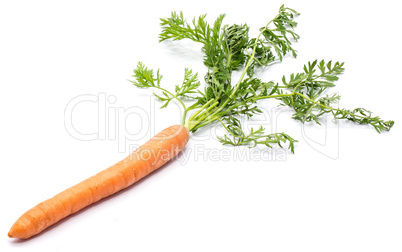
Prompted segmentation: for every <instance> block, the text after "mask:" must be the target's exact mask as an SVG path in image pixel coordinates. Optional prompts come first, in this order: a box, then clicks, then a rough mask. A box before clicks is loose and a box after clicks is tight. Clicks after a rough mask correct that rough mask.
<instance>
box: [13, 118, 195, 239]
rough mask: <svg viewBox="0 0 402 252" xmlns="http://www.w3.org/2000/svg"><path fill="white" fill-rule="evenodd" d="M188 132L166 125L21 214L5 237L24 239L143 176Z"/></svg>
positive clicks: (178, 147) (179, 144) (182, 143)
mask: <svg viewBox="0 0 402 252" xmlns="http://www.w3.org/2000/svg"><path fill="white" fill-rule="evenodd" d="M188 139H189V132H188V130H187V129H186V128H185V127H183V126H180V125H173V126H170V127H168V128H166V129H164V130H163V131H161V132H160V133H158V134H157V135H155V136H154V137H152V138H151V139H150V140H149V141H148V142H146V143H145V144H144V145H142V146H140V147H139V148H138V149H136V150H135V151H134V152H133V153H131V154H130V155H129V156H128V157H126V158H125V159H123V160H122V161H120V162H118V163H116V164H115V165H113V166H111V167H109V168H107V169H106V170H103V171H101V172H99V173H98V174H96V175H95V176H92V177H90V178H88V179H86V180H84V181H82V182H80V183H78V184H77V185H75V186H73V187H70V188H69V189H67V190H65V191H63V192H61V193H59V194H57V195H55V196H54V197H53V198H50V199H48V200H46V201H44V202H42V203H40V204H38V205H36V206H35V207H33V208H32V209H30V210H28V211H27V212H25V213H24V214H23V215H22V216H21V217H20V218H19V219H18V220H17V221H16V222H15V223H14V225H13V226H12V227H11V229H10V231H9V233H8V236H9V237H12V238H21V239H27V238H30V237H32V236H34V235H36V234H38V233H40V232H41V231H43V230H44V229H46V228H47V227H49V226H51V225H53V224H54V223H56V222H58V221H59V220H61V219H63V218H65V217H67V216H69V215H70V214H73V213H75V212H77V211H79V210H81V209H83V208H84V207H86V206H89V205H91V204H92V203H94V202H97V201H99V200H100V199H102V198H105V197H107V196H109V195H112V194H114V193H116V192H118V191H120V190H122V189H124V188H126V187H128V186H130V185H132V184H134V183H135V182H137V181H138V180H140V179H141V178H143V177H145V176H147V175H148V174H150V173H151V172H153V171H154V170H156V169H158V168H159V167H161V166H162V165H163V164H165V163H166V162H167V161H169V160H170V159H172V158H173V157H175V156H176V155H177V154H178V153H179V152H180V151H181V150H182V149H183V148H184V147H185V145H186V144H187V142H188Z"/></svg>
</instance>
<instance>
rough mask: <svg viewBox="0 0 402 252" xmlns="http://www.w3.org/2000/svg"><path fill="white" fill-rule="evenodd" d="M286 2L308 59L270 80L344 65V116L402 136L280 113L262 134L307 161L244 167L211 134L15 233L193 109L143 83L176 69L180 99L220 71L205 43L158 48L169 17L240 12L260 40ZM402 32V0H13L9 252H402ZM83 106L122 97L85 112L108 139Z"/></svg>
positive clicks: (6, 45)
mask: <svg viewBox="0 0 402 252" xmlns="http://www.w3.org/2000/svg"><path fill="white" fill-rule="evenodd" d="M282 3H284V4H286V5H287V6H289V7H291V8H294V9H296V10H298V11H299V12H300V13H301V14H302V15H301V16H300V17H298V18H297V21H298V22H299V26H298V28H297V32H298V33H299V34H300V36H301V39H300V41H299V42H298V43H297V44H295V47H296V49H297V50H298V52H299V57H298V58H297V59H293V58H290V57H289V58H286V59H285V60H284V62H283V63H281V64H279V65H275V66H272V67H270V68H268V69H267V72H266V73H263V74H261V76H260V77H261V78H263V79H264V80H275V81H280V78H281V77H282V75H283V74H285V75H289V74H290V73H292V72H298V71H301V70H302V66H303V64H304V63H306V62H307V61H309V60H314V59H326V60H331V59H332V60H335V61H337V60H339V61H344V62H346V63H345V68H346V71H345V73H344V74H343V75H342V77H341V79H340V81H339V82H338V85H339V87H338V88H337V89H336V91H339V92H340V94H341V95H342V100H341V102H340V104H339V106H340V107H345V108H355V107H359V106H361V107H365V108H368V109H371V110H373V111H374V112H375V115H380V116H381V117H382V118H384V119H393V120H395V121H396V123H395V126H394V128H393V129H392V130H391V131H390V132H387V133H384V134H378V133H376V132H375V130H374V129H372V128H370V127H367V126H359V125H353V124H351V123H348V122H342V123H338V124H335V123H333V122H330V121H329V122H328V124H324V125H323V126H322V127H319V126H316V125H305V126H304V127H303V126H302V125H301V124H300V123H299V122H295V121H292V120H291V119H289V118H290V116H291V112H290V111H289V110H284V109H282V110H272V109H271V107H267V111H266V117H265V119H266V120H263V121H260V122H252V123H254V124H265V126H266V127H267V129H268V131H270V130H272V129H275V130H277V131H278V132H282V131H284V132H286V133H288V134H290V135H292V136H293V137H294V138H296V139H298V140H299V142H298V143H297V146H296V153H295V154H291V153H290V152H281V150H279V149H276V148H275V149H273V150H272V151H271V150H270V152H267V151H266V150H265V152H264V150H263V149H258V151H259V152H257V154H256V155H251V154H250V153H251V152H249V150H247V148H245V149H243V151H244V150H245V151H246V154H247V153H248V154H250V155H248V154H247V155H248V156H247V155H246V156H240V157H239V156H236V155H234V156H232V157H230V156H229V158H228V156H227V155H228V153H229V154H230V155H233V153H236V152H235V149H234V148H230V147H222V146H221V145H220V144H219V143H218V142H217V141H216V139H214V134H215V133H214V132H215V128H214V127H212V128H208V129H205V130H203V131H200V132H198V133H197V134H195V135H193V136H192V138H191V140H190V142H189V144H188V146H187V147H186V149H185V152H184V154H185V155H181V156H180V159H178V160H175V161H173V162H170V163H168V164H167V165H166V166H165V167H164V168H161V169H160V170H159V171H157V172H155V173H154V174H152V175H150V176H149V177H147V178H146V179H144V180H142V181H141V182H139V183H137V184H136V185H134V186H132V187H131V188H129V189H127V190H124V191H123V192H121V193H118V194H117V195H116V196H112V197H110V198H108V199H106V200H103V201H101V202H100V203H97V204H95V205H94V206H91V207H89V208H87V209H85V210H84V211H81V212H80V213H79V214H75V215H74V216H72V217H70V218H67V220H65V221H62V222H61V223H60V224H57V225H55V226H53V227H52V228H50V229H48V230H47V231H45V232H43V233H42V234H40V235H38V236H36V237H35V238H33V239H29V240H27V241H18V240H13V239H10V238H8V237H7V232H8V230H9V228H10V227H11V225H12V224H13V222H14V221H15V220H16V219H17V218H18V217H19V216H20V215H21V214H22V213H23V212H25V211H26V210H28V209H29V208H31V207H32V206H34V205H35V204H37V203H39V202H41V201H43V200H45V199H47V198H49V197H51V196H53V195H54V194H56V193H58V192H59V191H61V190H64V189H65V188H67V187H69V186H72V185H74V184H75V183H77V182H79V181H81V180H83V179H85V178H87V177H89V176H91V175H93V174H95V173H97V172H98V171H100V170H102V169H104V168H107V167H108V166H110V165H112V164H114V163H115V162H117V161H119V160H120V159H122V158H124V157H125V156H126V155H128V153H129V148H130V146H131V147H132V146H135V145H136V144H137V145H138V144H142V143H144V142H145V141H146V140H147V139H149V137H151V135H152V134H153V133H156V132H158V131H160V130H161V129H163V128H165V127H167V126H169V125H172V124H177V123H179V122H180V109H179V107H178V106H176V105H172V106H171V108H167V109H164V110H159V109H158V107H159V106H160V104H159V103H157V102H154V101H153V100H152V99H150V98H149V95H151V92H148V91H146V90H139V89H137V88H135V87H134V86H132V85H131V84H130V82H128V81H127V80H128V79H130V78H131V74H132V70H133V69H134V68H135V66H136V64H137V62H138V61H140V60H141V61H143V62H144V63H145V64H146V65H148V66H149V67H152V68H155V69H157V68H160V69H161V73H162V74H163V75H164V78H163V85H164V86H165V87H167V88H173V87H174V85H175V84H177V83H179V82H180V81H181V80H182V76H183V71H184V67H190V68H192V69H194V70H195V71H198V72H199V73H200V77H201V79H202V77H203V75H204V74H205V67H204V66H203V65H202V54H201V52H200V47H199V46H198V45H195V46H194V45H193V44H191V43H171V42H166V43H158V33H159V31H160V28H159V18H161V17H167V16H169V15H170V11H172V10H182V11H183V12H184V14H185V16H187V17H189V18H191V17H193V16H196V15H200V14H203V13H208V18H209V19H208V20H209V21H211V22H212V21H213V20H214V18H215V17H216V16H217V15H219V14H221V13H226V14H227V17H226V19H225V23H227V24H232V23H244V22H246V23H247V24H249V25H250V26H251V28H252V30H251V34H252V35H254V36H255V35H256V32H257V29H258V28H259V27H261V26H263V25H265V24H266V23H267V22H268V21H269V20H270V19H271V18H272V17H274V16H275V15H276V13H277V9H278V8H279V6H280V5H281V4H282ZM400 28H401V21H400V17H399V7H398V1H366V2H365V3H364V4H361V3H360V2H358V1H230V2H229V1H227V2H223V1H222V2H219V1H216V0H215V1H198V2H190V1H174V0H172V1H158V2H155V1H151V0H150V1H141V2H139V1H113V2H112V1H110V2H104V1H92V2H90V1H68V2H67V1H65V2H64V3H62V2H56V1H2V3H1V4H0V85H1V91H0V117H1V123H0V139H1V140H0V148H1V158H0V167H1V170H0V171H1V174H0V192H1V199H2V203H1V210H0V211H1V214H0V234H1V235H0V251H112V250H113V251H310V252H311V251H388V252H391V251H401V250H402V242H401V236H402V229H401V227H402V215H401V213H402V202H401V194H402V183H401V180H402V171H401V169H402V168H401V166H400V159H399V158H398V157H400V147H399V141H400V140H401V127H400V124H401V122H402V118H401V113H400V109H399V105H398V104H399V102H400V97H401V96H400V92H401V77H400V73H401V70H400V69H401V68H400V67H401V58H402V54H401V49H400V41H401V35H400V32H399V30H400ZM82 95H87V96H82ZM76 97H81V98H82V97H89V98H91V99H94V98H96V99H98V98H97V97H100V98H99V99H100V100H99V101H101V100H102V99H103V98H102V97H106V98H108V99H109V100H107V102H106V103H103V105H104V108H106V110H105V111H106V112H105V113H103V114H102V113H98V108H99V106H98V105H99V104H98V103H97V102H82V103H80V104H79V105H77V106H76V107H75V109H74V110H73V113H72V123H73V125H74V127H75V129H76V130H77V132H81V133H86V134H90V133H98V135H97V139H95V140H91V141H84V140H82V139H81V140H80V139H79V137H78V139H77V137H74V136H73V135H72V133H71V132H69V131H68V130H67V129H66V127H65V110H66V107H68V105H69V104H70V105H71V103H70V102H71V101H72V100H73V101H74V98H76ZM265 105H266V106H275V105H277V103H275V102H266V103H265ZM107 111H109V112H107ZM118 111H120V113H118ZM129 112H133V113H129ZM113 113H114V114H113ZM99 114H101V117H102V115H103V116H104V119H103V118H101V119H99V120H98V117H99ZM144 115H145V116H144ZM272 119H274V120H272ZM99 121H100V124H99ZM102 122H103V124H102ZM105 122H107V125H106V124H105ZM115 122H120V123H117V124H116V123H115ZM108 125H109V126H108ZM110 125H115V126H114V127H115V128H116V129H115V130H114V128H113V127H112V126H110ZM116 125H117V126H116ZM211 129H212V130H213V131H211ZM218 133H219V130H218ZM114 134H115V135H116V136H119V137H121V138H120V139H119V137H114V136H113V135H114ZM92 136H93V135H90V136H89V137H92ZM126 137H127V138H128V139H127V141H124V139H125V138H126ZM122 141H123V142H122ZM122 147H123V148H122ZM125 147H127V148H125ZM222 150H225V151H224V152H222ZM240 150H242V149H240ZM247 151H248V152H247ZM222 153H223V154H224V155H226V156H222V155H223V154H222ZM259 153H260V154H264V155H263V157H261V155H259ZM254 154H255V153H254ZM220 155H221V156H220ZM242 157H243V158H242Z"/></svg>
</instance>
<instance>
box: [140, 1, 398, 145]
mask: <svg viewBox="0 0 402 252" xmlns="http://www.w3.org/2000/svg"><path fill="white" fill-rule="evenodd" d="M297 15H299V13H298V12H296V11H295V10H293V9H290V8H286V7H284V6H281V7H280V8H279V13H278V15H276V16H275V17H274V18H273V19H272V20H271V21H269V22H268V23H267V24H266V25H265V26H264V27H262V28H260V30H259V31H260V33H259V34H258V36H257V37H256V38H251V39H250V38H249V27H248V26H247V25H246V24H242V25H237V24H234V25H231V26H228V25H223V19H224V17H225V15H220V16H219V17H218V18H217V19H216V21H215V22H214V23H213V25H209V24H208V23H207V22H206V21H205V19H206V15H201V16H200V17H198V18H194V19H193V20H192V22H190V23H188V22H187V21H186V20H185V19H184V17H183V13H182V12H180V13H176V12H172V13H171V16H170V17H169V18H162V19H161V27H162V32H161V33H160V35H159V39H160V42H162V41H164V40H168V39H172V40H181V39H190V40H192V41H194V42H198V43H201V44H202V51H203V53H204V65H205V66H207V67H208V71H207V73H206V75H205V77H204V81H205V83H206V87H205V88H204V90H202V91H201V90H199V88H200V86H201V83H200V81H199V80H198V74H197V73H193V72H192V70H190V69H187V68H186V69H185V71H184V80H183V83H182V84H181V85H176V87H175V90H174V92H171V91H168V90H166V89H165V88H163V87H161V85H160V84H161V79H162V75H161V74H160V73H159V70H158V71H157V72H156V74H154V71H153V70H152V69H148V68H147V67H146V66H145V65H144V64H143V63H141V62H139V63H138V66H137V68H136V69H135V70H134V74H133V77H134V80H133V81H132V83H133V84H134V85H135V86H137V87H140V88H155V89H158V90H159V91H160V93H159V94H156V93H154V95H155V96H156V97H157V99H158V100H160V101H161V102H163V105H162V108H163V107H166V106H167V105H168V104H169V103H170V101H172V100H176V101H177V102H179V103H180V104H181V105H182V106H183V109H184V114H183V117H182V125H184V126H185V127H187V129H188V130H189V131H191V132H195V131H197V130H198V129H200V128H201V127H204V126H206V125H209V124H211V123H214V122H218V123H219V124H221V125H222V126H223V128H224V129H226V131H227V132H228V133H227V134H226V135H224V136H222V137H219V141H220V142H222V143H223V144H230V145H249V146H251V147H253V146H256V145H258V144H263V145H266V146H267V147H271V146H272V144H278V145H279V146H280V147H282V145H281V144H283V143H287V145H288V146H289V148H290V149H291V151H292V152H294V143H295V142H296V140H295V139H293V138H292V137H290V136H289V135H287V134H285V133H271V134H266V133H265V129H264V128H263V127H260V128H258V129H257V130H254V129H251V130H250V132H248V133H246V132H244V130H243V128H242V125H241V121H240V118H241V117H246V118H248V119H249V118H251V117H252V116H253V115H255V114H259V113H262V111H261V110H260V109H259V104H258V100H262V99H270V98H273V99H277V100H280V101H281V105H286V106H289V107H291V108H292V109H293V110H294V114H293V116H292V118H293V119H296V120H299V121H301V122H303V123H304V122H315V123H317V124H320V122H319V120H320V117H321V116H322V115H324V114H329V113H330V114H332V115H333V116H334V118H335V119H347V120H350V121H353V122H355V123H358V124H369V125H372V126H373V127H374V128H375V129H376V130H377V131H378V132H382V131H388V130H390V128H391V127H392V125H393V124H394V122H393V121H384V120H382V119H381V118H379V117H377V116H372V113H371V112H370V111H368V110H366V109H364V108H356V109H353V110H348V109H339V108H335V107H332V106H334V104H335V103H336V102H337V101H338V100H339V99H340V96H339V95H337V94H333V95H328V94H326V95H324V93H325V91H326V90H327V89H328V88H331V87H333V86H335V84H334V82H335V81H337V80H338V75H340V74H341V73H342V72H343V71H344V68H343V65H344V63H340V62H336V63H333V62H332V61H329V62H324V61H323V60H322V61H317V60H316V61H313V62H308V63H307V64H306V65H304V68H303V72H301V73H297V74H291V75H290V76H289V77H288V78H286V77H285V76H284V77H283V78H282V83H281V84H279V83H276V82H273V81H268V82H266V81H263V80H261V79H259V78H257V77H256V76H255V69H257V68H261V67H265V66H268V65H270V64H274V63H277V62H281V61H282V60H283V58H284V56H286V55H288V54H291V55H292V56H293V57H296V56H297V52H296V50H295V49H294V48H293V47H292V42H294V41H297V40H298V38H299V35H298V34H296V33H295V32H294V28H295V27H296V25H297V23H296V22H295V21H294V17H295V16H297ZM234 71H239V72H240V73H241V75H240V78H239V79H238V80H234V81H233V82H232V73H233V72H234ZM189 101H192V104H191V105H189V106H188V105H186V104H188V102H189ZM190 112H191V114H190Z"/></svg>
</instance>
